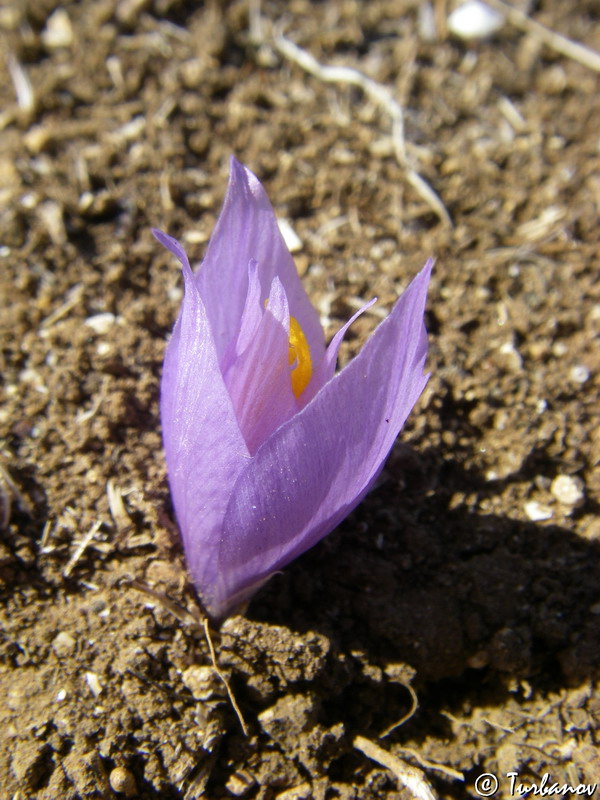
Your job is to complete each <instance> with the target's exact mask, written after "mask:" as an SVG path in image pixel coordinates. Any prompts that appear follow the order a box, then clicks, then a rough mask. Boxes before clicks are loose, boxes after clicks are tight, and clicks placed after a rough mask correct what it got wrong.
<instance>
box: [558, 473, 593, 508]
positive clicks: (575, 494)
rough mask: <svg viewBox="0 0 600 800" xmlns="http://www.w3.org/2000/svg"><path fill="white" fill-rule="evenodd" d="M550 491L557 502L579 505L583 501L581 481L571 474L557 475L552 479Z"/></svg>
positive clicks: (566, 504)
mask: <svg viewBox="0 0 600 800" xmlns="http://www.w3.org/2000/svg"><path fill="white" fill-rule="evenodd" d="M550 491H551V492H552V494H553V495H554V497H556V499H557V500H558V502H559V503H562V504H563V505H565V506H579V505H581V503H583V500H584V497H585V496H584V493H583V481H582V480H581V478H574V477H573V476H572V475H557V476H556V478H554V480H553V481H552V484H551V486H550Z"/></svg>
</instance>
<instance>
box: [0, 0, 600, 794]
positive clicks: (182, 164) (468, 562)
mask: <svg viewBox="0 0 600 800" xmlns="http://www.w3.org/2000/svg"><path fill="white" fill-rule="evenodd" d="M422 5H423V4H422V3H421V0H373V2H364V3H360V2H358V1H357V0H323V2H312V3H311V2H308V0H292V2H288V3H286V2H284V0H274V1H273V2H269V1H268V0H265V2H263V4H262V8H259V5H258V4H257V3H254V4H253V5H251V6H249V5H248V2H247V0H240V1H239V2H231V3H217V2H213V3H210V2H207V3H206V4H203V3H200V2H179V1H178V0H83V2H68V1H67V2H63V3H62V4H60V5H59V4H57V3H56V2H55V0H31V1H30V2H13V3H12V4H11V3H10V2H9V3H8V5H6V4H5V5H3V6H2V7H1V8H0V31H1V36H2V50H3V53H4V55H5V56H6V59H5V60H3V61H2V63H1V64H0V75H1V81H0V215H1V216H0V219H1V228H0V265H1V267H0V298H1V303H2V306H1V316H0V323H1V337H2V351H1V358H2V367H1V371H2V376H1V377H2V380H1V387H0V391H1V398H2V401H1V406H0V436H1V437H2V439H1V451H0V462H1V464H2V467H3V470H4V478H3V482H2V483H3V487H4V488H3V491H2V494H1V497H2V507H1V509H0V510H1V514H0V520H1V521H2V523H3V529H2V531H1V533H0V597H1V606H0V626H1V628H0V633H1V636H0V642H1V645H0V654H1V658H0V665H1V666H0V670H1V671H0V724H1V728H0V798H1V800H9V798H11V799H12V800H17V799H18V800H26V799H29V798H31V799H32V800H75V798H120V797H133V798H143V800H175V798H186V799H187V800H193V798H197V797H207V798H210V799H211V800H212V799H214V800H220V799H221V798H231V797H240V798H249V799H253V798H257V799H258V798H260V799H261V800H272V799H274V798H279V799H280V800H308V799H309V798H317V800H318V799H319V798H321V799H322V800H325V798H327V800H330V799H331V800H332V799H333V798H340V799H342V800H352V799H354V798H356V799H357V800H358V799H359V798H360V799H361V800H362V799H363V798H365V800H380V799H383V798H386V800H394V799H395V798H403V799H406V798H410V797H412V796H419V795H418V794H417V795H415V794H414V791H415V786H417V789H418V788H419V787H420V790H421V792H422V794H421V795H420V796H421V797H423V798H425V797H426V794H425V792H426V791H427V784H429V785H430V787H431V791H433V792H434V794H435V795H436V796H437V797H439V798H466V797H476V796H477V794H476V781H477V779H478V778H479V776H481V775H482V774H483V773H492V774H494V775H496V776H497V777H498V779H499V787H498V791H497V793H496V796H497V797H510V796H514V795H516V794H517V793H518V790H517V788H515V787H514V786H513V787H512V788H511V783H510V778H509V777H507V773H510V772H514V773H517V775H518V781H519V782H521V783H522V784H530V783H532V782H533V783H536V784H539V783H540V782H541V780H542V778H543V776H544V774H548V775H549V778H550V779H551V781H552V782H558V783H559V784H560V785H562V784H565V783H567V784H569V785H571V786H577V785H578V784H580V783H585V784H593V783H596V782H597V783H599V784H600V756H599V754H598V745H599V744H600V691H599V685H598V678H599V677H600V676H599V669H598V665H599V663H600V590H599V586H600V581H599V574H600V573H599V569H600V564H599V555H600V520H599V518H598V509H599V503H600V472H599V471H598V460H599V445H600V434H599V428H598V417H599V411H600V403H599V400H598V394H599V392H598V388H599V384H600V359H599V355H598V339H597V336H598V332H599V330H600V287H599V283H598V270H599V267H600V250H599V246H598V242H599V239H600V237H599V234H598V217H599V213H600V140H599V131H600V104H599V103H598V92H599V89H600V81H599V78H598V74H597V73H595V72H594V71H592V70H591V69H589V68H587V67H586V66H583V65H581V64H579V63H576V62H575V61H573V60H571V59H569V58H567V57H565V56H562V55H559V54H557V53H556V52H554V51H553V50H551V49H549V48H548V47H547V46H545V45H542V44H541V43H540V41H539V39H538V38H537V37H536V36H534V35H528V34H526V33H524V32H522V31H520V30H517V29H516V28H515V27H511V26H510V25H506V26H505V27H504V28H503V29H502V30H501V31H500V32H499V33H498V34H497V35H496V36H495V37H494V38H492V39H491V40H489V41H485V42H479V43H464V42H461V41H458V40H456V39H453V38H451V37H450V36H447V35H446V34H445V31H444V30H443V24H442V23H443V19H444V17H445V11H446V10H447V9H445V7H444V5H445V4H444V3H443V2H438V3H437V4H436V9H437V32H436V34H435V36H433V38H432V37H431V36H430V37H426V36H425V35H424V33H423V28H422V22H420V21H419V20H420V19H421V20H422V15H421V16H420V13H419V7H420V6H422ZM574 7H576V8H577V9H578V10H577V11H576V12H574V11H573V8H574ZM252 9H253V10H254V11H253V13H251V10H252ZM259 11H260V15H259V13H258V12H259ZM530 15H531V17H532V18H533V19H535V20H536V21H538V22H540V23H542V24H544V25H546V26H549V27H550V28H552V29H553V30H555V31H557V32H560V33H562V34H563V35H565V36H568V37H569V38H571V39H573V40H576V41H580V42H582V43H584V44H587V45H588V46H589V47H592V48H595V49H596V50H600V8H599V6H598V4H597V2H596V0H581V2H579V3H577V4H575V6H574V4H572V3H571V2H567V1H566V0H540V1H539V2H537V3H534V4H533V5H532V7H531V8H530ZM274 24H277V25H279V26H280V27H279V28H278V30H279V31H280V32H281V33H282V34H284V35H285V36H286V37H287V38H288V39H289V40H291V41H293V42H295V43H296V44H297V45H299V46H300V47H301V48H303V49H304V50H305V51H307V52H309V53H310V54H312V55H313V56H314V57H315V58H317V59H318V60H319V61H320V62H321V63H322V64H324V65H325V64H336V65H344V66H348V67H353V68H355V69H357V70H360V71H361V72H363V73H364V74H365V75H367V76H369V77H370V78H371V79H373V80H374V81H377V82H378V83H379V84H381V85H382V86H386V87H389V89H390V90H391V91H392V92H393V94H394V96H395V97H396V99H397V100H398V101H399V102H400V103H401V105H402V107H403V109H404V115H405V120H404V121H405V136H406V146H407V152H408V159H409V161H410V164H411V165H412V168H413V169H414V170H415V171H416V172H417V173H418V174H419V175H420V176H421V177H422V178H423V179H424V180H425V181H426V182H427V183H428V184H429V186H430V187H431V188H432V189H433V190H434V191H435V192H436V193H437V195H438V196H439V198H440V199H441V201H442V203H443V204H444V206H445V208H446V209H447V212H448V214H449V216H450V218H451V220H452V225H449V224H448V222H447V221H444V220H443V219H442V218H441V217H440V214H438V213H436V211H435V210H434V209H433V207H432V205H431V203H430V202H429V201H428V200H427V199H426V198H425V197H424V196H423V195H422V194H420V193H419V192H418V191H416V189H415V187H414V185H411V183H410V181H409V180H407V174H408V173H407V168H406V165H403V164H402V163H400V162H399V161H398V160H397V158H396V157H395V152H394V144H393V141H392V138H391V123H390V118H389V115H388V114H387V113H386V112H385V111H384V110H382V109H381V108H379V107H378V106H377V105H376V103H375V102H374V101H373V100H372V99H370V98H369V97H367V96H366V95H365V94H364V92H363V91H362V90H361V89H360V88H357V87H355V86H349V85H347V84H343V83H328V82H326V81H324V80H322V79H321V78H319V77H315V76H314V75H309V74H308V73H307V72H306V71H305V70H303V69H302V68H301V66H299V65H298V64H297V63H295V62H294V59H293V58H291V57H290V56H289V55H285V54H283V53H282V52H281V50H280V49H278V48H277V46H276V45H275V43H274V42H275V40H274V39H273V36H274V34H273V25H274ZM420 26H421V27H420ZM232 153H233V154H235V155H236V156H237V157H238V158H239V159H240V160H241V161H243V162H244V163H246V164H248V166H249V167H251V168H252V169H253V170H254V171H255V172H256V173H257V174H258V176H259V177H260V178H261V180H263V181H264V183H265V186H266V188H267V191H268V192H269V195H270V197H271V199H272V201H273V203H274V206H275V208H276V211H277V213H278V215H279V216H280V217H281V218H283V219H286V220H288V222H289V223H290V225H291V227H292V228H293V230H294V231H295V233H296V234H297V236H298V237H299V240H300V243H299V244H298V246H297V247H296V248H295V250H296V252H295V257H296V262H297V265H298V269H299V271H300V274H301V275H302V277H303V281H304V284H305V286H306V289H307V291H308V293H309V295H310V296H311V298H312V299H313V301H314V303H315V304H316V306H317V307H318V308H319V310H320V312H321V313H322V318H323V323H324V326H325V329H326V333H327V335H328V336H331V335H332V334H333V332H335V331H336V330H337V329H338V328H339V326H341V324H342V323H343V322H344V321H346V320H347V318H348V316H349V315H350V314H351V313H353V311H354V310H355V309H356V308H357V306H358V305H360V304H361V303H362V302H364V300H365V299H368V298H370V297H372V296H374V295H377V296H378V297H379V302H378V304H377V306H376V307H375V310H374V313H369V314H367V315H365V316H363V317H362V318H361V319H360V320H358V321H357V323H356V324H355V325H354V326H353V328H352V330H351V332H350V333H349V335H348V337H347V342H346V344H345V345H344V348H343V351H342V360H343V361H345V360H347V359H348V358H349V357H351V356H352V355H353V354H354V353H356V352H358V350H359V349H360V347H361V345H362V344H363V342H364V341H365V340H366V338H367V336H368V334H369V333H370V332H371V331H372V330H373V329H374V327H375V326H376V325H377V323H378V322H379V321H380V319H381V317H382V316H383V315H384V314H385V313H386V312H387V311H388V310H389V308H390V307H391V305H392V303H393V301H394V299H395V298H396V297H397V296H398V294H399V293H400V292H401V290H402V289H403V288H404V287H405V286H406V285H407V283H408V281H409V280H410V278H411V277H412V276H413V275H414V274H415V273H416V272H417V270H418V269H419V268H420V267H421V266H422V265H423V263H424V262H425V260H426V258H428V257H429V256H434V257H435V258H436V267H435V273H434V277H433V280H432V284H431V290H430V296H429V303H428V311H427V320H426V321H427V326H428V330H429V332H430V357H429V366H430V369H431V371H432V378H431V380H430V383H429V385H428V387H427V389H426V392H425V394H424V396H423V398H422V400H421V402H420V403H419V405H418V407H417V409H416V410H415V411H414V412H413V414H412V416H411V417H410V420H409V423H408V425H407V426H406V428H405V430H404V432H403V434H402V435H401V437H400V438H401V441H399V442H398V443H397V445H396V446H395V448H394V450H393V451H392V454H391V456H390V459H389V461H388V464H387V466H386V468H385V471H384V473H383V474H382V478H381V481H380V483H379V485H378V486H377V488H375V490H374V491H373V492H372V493H371V494H370V495H369V496H368V498H367V499H366V500H365V501H364V502H363V503H362V505H361V506H359V508H358V509H357V510H356V511H355V512H354V513H353V514H352V515H351V516H350V517H349V518H348V519H347V520H346V521H345V522H344V523H343V524H342V525H341V526H340V527H339V528H338V529H337V530H336V531H335V532H334V533H332V534H331V535H330V536H329V537H327V538H326V539H325V540H324V541H323V542H322V543H321V544H319V545H318V546H317V547H315V548H314V549H313V550H312V551H310V552H308V553H307V554H305V555H304V556H303V557H302V558H300V559H299V560H298V561H296V562H295V563H294V564H292V565H290V566H289V567H288V568H287V569H285V571H284V572H283V573H282V574H279V575H277V576H275V577H274V578H273V579H272V580H271V581H270V582H269V583H268V584H267V585H266V586H265V587H264V588H263V589H262V590H261V591H260V592H259V594H258V595H257V596H256V597H255V599H254V600H253V601H252V603H251V604H250V606H249V608H248V611H247V613H246V616H244V617H242V616H237V617H233V618H231V619H230V620H228V621H227V622H226V623H225V624H224V625H223V627H222V629H221V630H220V631H215V633H214V641H215V648H216V651H217V657H218V661H219V664H220V667H221V669H222V671H223V674H224V675H226V676H227V677H228V678H229V681H230V685H231V688H232V691H233V693H234V695H235V697H236V699H237V703H238V704H239V707H240V710H241V712H242V714H243V716H244V718H245V720H246V724H247V727H248V735H244V733H243V731H242V729H241V726H240V723H239V721H238V719H237V717H236V715H235V713H234V711H233V708H232V705H231V704H230V703H229V701H228V700H227V698H226V695H225V690H224V687H223V684H222V683H221V681H220V680H219V678H218V676H217V675H216V673H215V672H214V670H213V669H212V667H211V666H210V665H211V659H210V655H209V651H208V647H207V643H206V640H205V638H204V635H203V633H202V631H200V630H199V629H198V626H197V625H196V624H195V623H194V621H193V620H194V609H195V607H196V601H195V597H194V593H193V590H192V589H191V587H190V585H189V583H188V578H187V574H186V569H185V563H184V561H183V556H182V551H181V547H180V544H179V541H178V534H177V530H176V527H175V524H174V521H173V512H172V508H171V505H170V500H169V491H168V487H167V483H166V475H165V464H164V459H163V454H162V448H161V431H160V421H159V416H158V402H157V401H158V387H159V379H160V373H161V363H162V357H163V352H164V348H165V341H166V339H167V337H168V335H169V331H170V329H171V327H172V325H173V322H174V320H175V317H176V314H177V311H178V307H179V303H180V300H181V277H180V273H179V269H178V265H177V264H176V263H175V262H174V259H173V258H171V257H170V256H169V254H168V253H166V252H165V251H163V250H162V249H161V248H160V246H158V245H157V243H156V242H155V241H154V240H153V238H152V237H151V234H150V228H151V226H158V227H160V228H162V229H164V230H166V231H168V232H169V233H171V234H173V235H178V236H181V237H182V239H183V241H184V242H185V243H186V247H187V248H188V251H189V252H190V255H191V256H192V257H193V259H194V260H195V261H196V262H197V261H199V260H200V259H201V257H202V255H203V252H204V248H205V243H206V241H207V239H208V237H209V235H210V232H211V230H212V228H213V225H214V222H215V219H216V216H217V214H218V211H219V207H220V203H221V201H222V198H223V194H224V192H225V187H226V182H227V173H228V160H229V156H230V155H231V154H232ZM149 592H155V593H156V595H157V596H156V597H153V596H151V594H149ZM174 611H175V612H177V613H176V614H174V613H173V612H174ZM411 688H412V690H413V691H414V692H415V693H416V696H417V698H418V709H417V710H416V711H415V713H414V714H412V716H410V719H407V720H405V721H404V722H402V721H403V718H405V717H407V716H409V712H410V711H411V707H412V705H413V699H412V695H411ZM399 722H401V723H402V724H400V725H399V726H397V727H395V728H393V729H392V730H391V731H390V728H392V726H394V725H395V724H396V723H399ZM365 740H368V741H367V744H369V742H370V743H371V745H373V746H375V747H378V748H380V750H379V751H375V755H377V753H378V754H379V756H380V757H381V755H382V752H383V756H384V757H385V758H384V760H383V763H378V762H377V759H376V758H375V759H373V758H372V757H370V755H369V753H366V752H365V750H369V747H366V746H365ZM370 752H371V755H372V749H371V751H370ZM385 759H387V766H386V760H385ZM390 759H392V760H391V761H390ZM394 759H395V760H394ZM390 764H391V768H390ZM411 770H412V771H411ZM415 770H418V771H415ZM398 772H399V773H400V777H398V774H397V773H398ZM407 776H408V777H407ZM515 780H517V779H515ZM411 782H412V783H411ZM425 782H426V783H425ZM406 783H409V784H411V785H412V786H413V789H412V790H409V789H408V788H407V787H406V786H405V785H404V784H406ZM477 785H478V786H480V788H481V784H477ZM597 793H598V796H600V790H597Z"/></svg>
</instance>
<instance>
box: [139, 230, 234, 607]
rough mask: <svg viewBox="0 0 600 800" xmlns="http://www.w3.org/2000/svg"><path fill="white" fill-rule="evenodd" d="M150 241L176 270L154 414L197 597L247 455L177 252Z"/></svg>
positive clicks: (212, 574) (210, 580) (212, 577)
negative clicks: (179, 286) (176, 309)
mask: <svg viewBox="0 0 600 800" xmlns="http://www.w3.org/2000/svg"><path fill="white" fill-rule="evenodd" d="M155 235H156V238H157V239H158V240H159V241H160V242H161V243H162V244H164V245H165V246H166V247H167V248H168V249H169V250H170V251H171V252H173V253H174V254H175V255H176V256H177V257H178V258H180V260H181V261H182V264H183V268H184V271H183V274H184V282H185V294H184V299H183V303H182V306H181V310H180V313H179V317H178V318H177V322H176V324H175V328H174V330H173V334H172V336H171V339H170V340H169V343H168V345H167V350H166V354H165V361H164V367H163V374H162V382H161V398H160V410H161V420H162V428H163V441H164V445H165V453H166V459H167V472H168V476H169V483H170V487H171V494H172V498H173V505H174V507H175V513H176V516H177V521H178V523H179V527H180V529H181V534H182V538H183V542H184V546H185V551H186V555H187V559H188V563H189V566H190V572H191V575H192V578H193V580H194V582H195V584H196V587H197V588H198V591H199V592H200V594H204V592H205V590H206V587H210V586H211V585H213V584H214V583H216V581H217V580H218V575H217V574H216V570H217V568H218V567H217V553H216V550H217V548H218V542H219V537H220V530H221V526H222V520H223V515H224V513H225V509H226V507H227V503H228V501H229V498H230V495H231V487H232V485H233V484H234V483H235V481H236V479H237V476H238V475H239V473H240V471H241V469H242V468H243V466H244V465H245V464H246V463H247V460H248V459H249V458H250V456H249V453H248V449H247V447H246V444H245V442H244V438H243V436H242V434H241V432H240V429H239V426H238V423H237V420H236V417H235V412H234V409H233V404H232V402H231V399H230V397H229V393H228V391H227V388H226V386H225V384H224V382H223V378H222V375H221V370H220V368H219V363H218V360H217V354H216V351H215V348H214V344H213V340H212V335H211V331H210V323H209V321H208V317H207V314H206V310H205V308H204V304H203V302H202V299H201V297H200V294H199V292H198V290H197V288H196V285H195V283H194V280H193V276H192V272H191V270H190V269H189V264H188V263H187V258H186V257H185V253H184V251H183V248H181V246H180V245H179V244H178V242H177V241H176V240H175V239H172V237H170V236H166V235H165V234H161V233H160V231H157V232H156V233H155Z"/></svg>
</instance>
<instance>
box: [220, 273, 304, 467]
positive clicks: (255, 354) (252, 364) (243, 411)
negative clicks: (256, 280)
mask: <svg viewBox="0 0 600 800" xmlns="http://www.w3.org/2000/svg"><path fill="white" fill-rule="evenodd" d="M268 299H269V302H268V304H267V307H266V308H265V309H263V314H262V319H261V321H260V323H259V325H258V327H257V328H256V329H255V331H254V335H253V336H252V338H251V340H250V342H249V343H247V344H246V347H245V349H244V351H243V353H242V354H241V355H240V356H239V357H238V358H237V359H236V360H235V361H234V363H233V364H232V366H231V369H230V370H229V371H228V373H227V375H226V377H225V382H226V384H227V388H228V389H229V394H230V396H231V400H232V402H233V407H234V408H235V411H236V415H237V420H238V424H239V426H240V429H241V431H242V433H243V435H244V438H245V440H246V445H247V447H248V450H249V452H250V455H254V453H255V452H256V450H257V449H258V447H259V446H260V445H261V444H262V443H263V442H264V441H265V439H266V438H267V437H268V436H270V435H271V433H273V431H274V430H276V429H277V428H278V427H279V426H280V425H281V424H282V423H284V422H285V421H286V420H288V419H289V418H290V417H291V416H293V414H295V413H296V412H297V410H298V406H297V403H296V399H295V397H294V393H293V391H292V382H291V378H290V365H289V359H288V349H289V329H290V315H289V309H288V304H287V299H286V296H285V292H284V290H283V286H282V285H281V282H280V281H279V279H278V278H274V279H273V283H272V286H271V292H270V294H269V298H268ZM243 324H244V323H243V321H242V328H243Z"/></svg>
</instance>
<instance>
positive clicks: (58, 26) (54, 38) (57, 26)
mask: <svg viewBox="0 0 600 800" xmlns="http://www.w3.org/2000/svg"><path fill="white" fill-rule="evenodd" d="M42 42H43V43H44V44H45V45H46V47H47V48H48V49H49V50H58V49H60V48H62V47H70V46H71V45H72V44H73V27H72V26H71V20H70V19H69V15H68V14H67V12H66V11H65V10H64V8H57V9H56V11H55V12H54V13H53V14H51V15H50V16H49V17H48V21H47V22H46V29H45V30H44V31H43V32H42Z"/></svg>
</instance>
